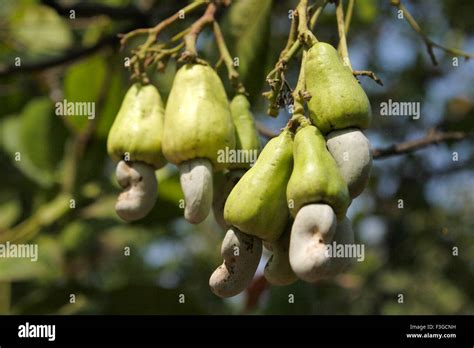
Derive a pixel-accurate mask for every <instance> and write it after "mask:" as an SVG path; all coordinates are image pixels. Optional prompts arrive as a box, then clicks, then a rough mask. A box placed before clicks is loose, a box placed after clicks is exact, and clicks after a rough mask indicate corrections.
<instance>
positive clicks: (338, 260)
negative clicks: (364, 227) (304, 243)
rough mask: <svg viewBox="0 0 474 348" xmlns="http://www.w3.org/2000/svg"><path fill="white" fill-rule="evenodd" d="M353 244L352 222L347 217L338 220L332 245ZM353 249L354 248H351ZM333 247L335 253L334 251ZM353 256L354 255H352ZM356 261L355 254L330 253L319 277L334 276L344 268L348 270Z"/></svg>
mask: <svg viewBox="0 0 474 348" xmlns="http://www.w3.org/2000/svg"><path fill="white" fill-rule="evenodd" d="M334 243H335V244H336V246H338V245H342V246H345V245H353V244H354V231H353V230H352V223H351V220H349V219H348V218H347V217H345V218H344V220H342V221H338V223H337V228H336V233H335V234H334V239H333V241H332V245H334ZM351 249H352V248H351ZM334 252H335V251H334V248H333V253H334ZM351 256H352V257H351ZM353 262H354V255H343V256H340V255H334V254H332V255H330V257H328V259H327V261H326V262H325V263H324V264H323V265H322V267H321V269H320V273H319V278H320V279H323V278H329V277H334V276H336V275H338V274H340V273H342V272H343V271H344V270H346V269H347V268H348V267H349V266H350V265H351V264H352V263H353Z"/></svg>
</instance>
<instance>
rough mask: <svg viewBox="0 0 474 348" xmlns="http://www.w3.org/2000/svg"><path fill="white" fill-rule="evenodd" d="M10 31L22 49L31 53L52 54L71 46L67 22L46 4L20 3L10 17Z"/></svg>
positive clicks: (70, 34)
mask: <svg viewBox="0 0 474 348" xmlns="http://www.w3.org/2000/svg"><path fill="white" fill-rule="evenodd" d="M10 31H11V33H12V34H13V36H14V38H15V40H16V41H17V42H18V43H19V44H21V45H22V46H23V49H24V50H26V51H28V52H29V53H32V54H48V55H51V54H54V53H57V52H61V51H63V50H65V49H66V48H68V47H70V46H71V43H72V33H71V30H70V28H69V26H68V25H67V22H66V21H65V20H64V19H63V18H61V17H60V16H59V15H58V14H57V13H56V11H54V10H53V9H51V8H50V7H48V6H43V5H36V4H24V5H20V6H19V7H18V8H17V9H16V10H15V11H13V14H12V16H11V17H10Z"/></svg>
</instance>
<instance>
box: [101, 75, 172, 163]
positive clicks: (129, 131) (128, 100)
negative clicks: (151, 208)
mask: <svg viewBox="0 0 474 348" xmlns="http://www.w3.org/2000/svg"><path fill="white" fill-rule="evenodd" d="M163 120H164V107H163V101H162V100H161V97H160V94H159V92H158V90H157V89H156V87H155V86H153V85H141V84H139V83H135V84H133V85H132V86H131V87H130V89H129V90H128V92H127V94H126V95H125V98H124V100H123V102H122V106H121V107H120V110H119V112H118V114H117V116H116V117H115V120H114V123H113V125H112V127H111V128H110V132H109V136H108V138H107V152H108V153H109V156H110V157H112V158H113V159H114V160H115V161H117V162H118V161H120V160H122V159H124V158H125V159H126V161H132V162H137V161H139V162H144V163H146V164H148V165H150V166H153V167H154V168H160V167H162V166H163V165H164V164H165V163H166V161H165V159H164V157H163V154H162V151H161V149H162V134H163Z"/></svg>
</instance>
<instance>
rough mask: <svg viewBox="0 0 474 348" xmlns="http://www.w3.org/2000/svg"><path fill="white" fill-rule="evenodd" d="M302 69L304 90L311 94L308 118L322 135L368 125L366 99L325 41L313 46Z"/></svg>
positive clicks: (349, 71)
mask: <svg viewBox="0 0 474 348" xmlns="http://www.w3.org/2000/svg"><path fill="white" fill-rule="evenodd" d="M303 68H304V76H305V83H306V90H307V91H308V92H309V94H310V95H311V99H310V100H309V102H308V109H309V112H310V118H311V120H312V121H313V124H314V125H316V127H318V129H319V130H320V131H321V132H322V133H323V134H326V133H329V132H330V131H332V130H336V129H344V128H349V127H357V128H361V129H364V128H367V127H368V126H369V124H370V120H371V108H370V103H369V99H368V98H367V95H366V94H365V92H364V90H363V89H362V87H361V86H360V84H359V82H358V81H357V79H356V78H355V77H354V75H353V74H352V71H351V70H350V68H348V67H346V66H344V64H343V62H342V59H341V57H340V56H339V54H338V53H337V51H336V49H335V48H334V47H333V46H331V45H330V44H327V43H325V42H318V43H316V44H314V45H313V46H312V47H311V48H310V49H309V50H308V53H307V55H306V62H305V64H304V67H303Z"/></svg>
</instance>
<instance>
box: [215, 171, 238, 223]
mask: <svg viewBox="0 0 474 348" xmlns="http://www.w3.org/2000/svg"><path fill="white" fill-rule="evenodd" d="M244 174H245V170H243V169H235V170H230V171H229V172H227V173H225V174H223V175H222V180H220V182H218V183H216V185H215V192H218V194H215V195H214V197H213V201H212V211H213V212H214V218H215V219H216V221H217V223H218V224H219V225H220V226H221V227H222V228H223V229H224V230H226V229H227V228H229V224H228V223H227V222H226V221H225V219H224V206H225V201H226V200H227V197H229V194H230V192H231V191H232V189H233V188H234V186H235V184H237V182H238V181H239V180H240V178H241V177H242V176H243V175H244Z"/></svg>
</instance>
